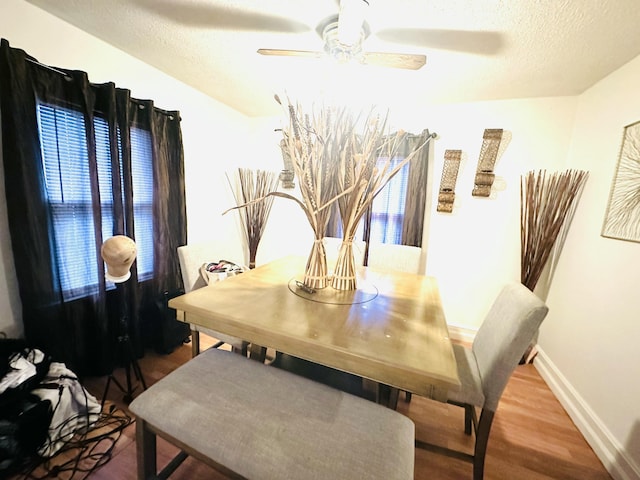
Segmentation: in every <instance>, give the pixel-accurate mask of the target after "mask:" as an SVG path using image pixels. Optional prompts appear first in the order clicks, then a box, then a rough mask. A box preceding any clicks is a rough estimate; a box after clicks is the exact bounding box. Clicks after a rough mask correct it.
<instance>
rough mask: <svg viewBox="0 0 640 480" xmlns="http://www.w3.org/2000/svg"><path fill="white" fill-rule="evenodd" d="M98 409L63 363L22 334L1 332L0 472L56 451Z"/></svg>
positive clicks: (85, 425) (96, 414)
mask: <svg viewBox="0 0 640 480" xmlns="http://www.w3.org/2000/svg"><path fill="white" fill-rule="evenodd" d="M100 410H101V406H100V403H99V402H98V401H97V400H96V398H95V397H93V396H92V395H91V394H89V393H88V392H87V391H86V390H85V389H84V387H83V386H82V385H81V384H80V382H79V381H78V378H77V376H76V375H75V374H74V373H73V372H72V371H71V370H69V369H68V368H67V367H66V366H65V365H64V364H63V363H58V362H54V361H52V359H51V358H50V357H49V356H47V355H46V354H44V353H43V352H42V351H40V350H38V349H36V348H30V347H28V346H27V345H26V344H25V342H24V341H23V340H19V339H6V338H0V478H2V477H4V475H7V474H12V473H15V472H18V471H20V470H21V469H22V468H24V467H25V466H26V465H28V464H29V463H32V462H33V461H34V459H38V458H40V459H42V458H48V457H51V456H53V455H54V454H55V453H56V452H57V451H58V450H59V449H60V448H62V447H63V446H64V445H65V443H66V442H67V441H69V439H70V438H72V437H73V436H74V435H75V434H76V433H78V432H83V431H86V430H88V429H89V428H90V427H91V426H92V425H93V424H94V423H95V422H96V421H97V420H98V419H99V417H100Z"/></svg>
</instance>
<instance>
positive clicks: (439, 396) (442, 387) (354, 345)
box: [169, 256, 460, 401]
mask: <svg viewBox="0 0 640 480" xmlns="http://www.w3.org/2000/svg"><path fill="white" fill-rule="evenodd" d="M304 267H305V259H304V258H301V257H293V256H291V257H284V258H281V259H279V260H276V261H273V262H270V263H268V264H265V265H262V266H259V267H257V268H255V269H253V270H249V271H247V272H245V273H242V274H240V275H236V276H233V277H229V278H227V279H226V280H225V281H223V282H216V283H213V284H211V285H209V286H207V287H204V288H200V289H197V290H193V291H191V292H189V293H187V294H184V295H181V296H178V297H175V298H172V299H171V300H169V307H171V308H174V309H176V310H177V311H178V312H179V315H178V318H180V319H182V320H183V321H185V322H188V323H190V324H196V325H199V326H202V327H206V328H210V329H212V330H215V331H218V332H221V333H225V334H228V335H232V336H235V337H239V338H242V339H244V340H246V341H248V342H250V343H251V346H252V354H254V355H256V354H257V356H259V357H260V355H261V354H262V355H263V354H264V349H265V348H266V347H271V348H273V349H274V350H275V351H277V352H283V353H286V354H289V355H291V356H294V357H298V358H302V359H305V360H308V361H311V362H314V363H317V364H321V365H325V366H327V367H331V368H334V369H337V370H340V371H343V372H347V373H351V374H354V375H357V376H360V377H363V378H364V379H368V380H370V381H371V382H375V383H376V384H378V385H383V386H388V387H390V388H392V389H394V390H395V391H396V392H397V390H404V391H407V392H412V393H415V394H418V395H421V396H425V397H429V398H432V399H435V400H440V401H446V399H447V391H448V390H451V389H457V388H459V385H460V380H459V378H458V372H457V368H456V362H455V358H454V354H453V348H452V345H451V341H450V339H449V332H448V329H447V323H446V320H445V316H444V312H443V309H442V303H441V300H440V294H439V292H438V285H437V281H436V279H435V278H434V277H430V276H424V275H417V274H409V273H401V272H392V271H382V270H376V269H373V268H368V267H360V268H359V269H358V272H357V276H358V286H357V289H356V290H350V291H341V290H335V289H333V288H332V287H326V288H324V289H317V290H315V291H313V292H308V291H306V289H303V288H300V286H299V283H298V282H301V281H302V280H303V276H304ZM396 399H397V396H396Z"/></svg>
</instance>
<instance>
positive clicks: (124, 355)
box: [101, 283, 147, 409]
mask: <svg viewBox="0 0 640 480" xmlns="http://www.w3.org/2000/svg"><path fill="white" fill-rule="evenodd" d="M116 288H117V290H118V294H119V295H120V299H121V304H122V310H121V311H122V316H121V318H120V325H119V328H120V331H119V335H118V345H117V352H116V353H117V356H116V359H117V360H118V361H123V362H124V371H125V378H126V388H125V386H123V385H122V383H120V382H119V381H118V379H117V378H116V377H115V375H114V374H113V373H111V375H109V378H107V384H106V386H105V388H104V394H103V395H102V403H101V407H102V409H104V402H105V400H106V399H107V394H108V393H109V387H110V386H111V382H113V383H115V385H116V386H117V387H118V388H119V389H120V391H121V392H122V393H124V396H123V397H122V400H123V401H124V402H125V403H126V404H127V405H128V404H129V403H131V401H132V400H133V393H134V392H135V390H136V388H137V386H136V387H134V386H133V382H132V378H131V371H132V370H133V374H134V375H135V378H136V380H137V381H138V382H139V383H140V384H141V385H142V389H143V390H146V389H147V384H146V383H145V381H144V376H143V375H142V370H140V365H139V364H138V361H137V360H136V355H135V352H134V351H133V345H132V344H131V338H130V337H129V321H128V316H127V313H126V312H127V304H126V295H125V292H124V284H122V283H116Z"/></svg>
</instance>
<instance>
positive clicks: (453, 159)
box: [436, 150, 462, 213]
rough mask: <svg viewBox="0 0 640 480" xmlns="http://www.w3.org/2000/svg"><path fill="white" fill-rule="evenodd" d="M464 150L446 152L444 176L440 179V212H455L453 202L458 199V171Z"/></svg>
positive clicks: (438, 208) (443, 168)
mask: <svg viewBox="0 0 640 480" xmlns="http://www.w3.org/2000/svg"><path fill="white" fill-rule="evenodd" d="M461 158H462V150H445V152H444V165H443V166H442V176H441V178H440V191H439V192H438V207H437V208H436V210H437V211H438V212H445V213H451V212H453V202H454V200H455V198H456V180H457V179H458V169H459V168H460V160H461Z"/></svg>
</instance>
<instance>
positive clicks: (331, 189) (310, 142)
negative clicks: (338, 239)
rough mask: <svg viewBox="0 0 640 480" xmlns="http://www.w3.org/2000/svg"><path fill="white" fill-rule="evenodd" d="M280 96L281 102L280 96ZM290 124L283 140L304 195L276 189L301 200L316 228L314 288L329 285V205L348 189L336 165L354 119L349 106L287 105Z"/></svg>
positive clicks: (309, 269)
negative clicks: (343, 186)
mask: <svg viewBox="0 0 640 480" xmlns="http://www.w3.org/2000/svg"><path fill="white" fill-rule="evenodd" d="M276 100H277V101H278V102H280V100H279V98H277V97H276ZM287 109H288V117H289V124H288V126H287V127H285V128H283V130H282V133H283V139H282V142H281V144H280V146H281V148H282V149H283V151H284V152H285V154H286V155H287V156H288V157H289V158H290V159H291V164H292V167H293V172H294V173H295V176H296V177H297V178H298V184H299V188H300V199H298V198H296V197H294V196H293V195H289V194H287V193H283V192H274V193H272V195H277V196H280V197H283V198H289V199H291V200H293V201H295V202H297V203H298V204H299V205H300V207H301V208H302V210H303V211H304V213H305V215H306V217H307V220H308V221H309V225H310V226H311V229H312V230H313V234H314V243H313V246H312V249H311V252H310V254H309V258H308V260H307V266H306V270H305V276H304V283H305V285H307V286H309V287H311V288H325V287H326V286H327V285H328V278H327V259H326V252H325V248H324V244H323V242H322V239H323V238H324V235H325V232H326V228H327V222H328V221H329V216H330V213H331V209H330V208H328V207H330V206H331V204H333V202H335V201H336V199H337V198H338V197H339V196H340V195H343V194H345V193H348V192H344V191H339V190H338V185H337V184H336V181H335V178H336V169H337V168H338V161H337V158H338V155H339V152H340V151H341V148H342V146H343V144H344V138H345V134H346V133H350V132H351V129H352V122H351V119H350V116H349V114H348V111H347V110H346V109H331V108H322V109H320V110H319V111H314V112H311V113H304V112H303V109H302V108H301V106H299V105H298V106H295V107H294V106H293V105H292V104H289V105H288V106H287Z"/></svg>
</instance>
